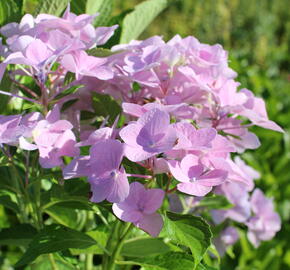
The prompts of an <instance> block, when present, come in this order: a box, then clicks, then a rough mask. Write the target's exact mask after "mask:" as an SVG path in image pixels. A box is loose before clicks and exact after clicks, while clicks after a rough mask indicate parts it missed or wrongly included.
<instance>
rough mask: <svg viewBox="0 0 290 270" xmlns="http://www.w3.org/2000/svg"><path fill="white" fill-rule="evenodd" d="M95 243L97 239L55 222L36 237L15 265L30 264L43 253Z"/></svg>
mask: <svg viewBox="0 0 290 270" xmlns="http://www.w3.org/2000/svg"><path fill="white" fill-rule="evenodd" d="M94 244H96V241H95V240H94V239H93V238H91V237H90V236H88V235H87V234H85V233H82V232H79V231H76V230H73V229H70V228H67V227H64V226H61V225H55V224H53V225H50V226H47V227H45V228H44V229H43V230H41V231H40V232H39V233H38V234H37V235H36V236H35V237H34V239H33V240H32V241H31V243H30V244H29V246H28V248H27V250H26V252H25V253H24V255H23V256H22V258H21V259H20V260H19V261H18V262H17V263H16V265H15V267H19V266H23V265H26V264H29V263H31V262H33V261H34V260H35V259H36V258H37V257H38V256H40V255H41V254H48V253H53V252H58V251H62V250H66V249H69V248H80V249H85V248H88V247H89V246H92V245H94Z"/></svg>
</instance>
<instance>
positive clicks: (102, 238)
mask: <svg viewBox="0 0 290 270" xmlns="http://www.w3.org/2000/svg"><path fill="white" fill-rule="evenodd" d="M86 234H87V235H89V236H90V237H92V238H93V239H94V240H95V241H96V244H95V245H93V246H91V247H89V248H87V249H71V253H72V254H73V255H79V254H104V251H105V248H104V247H105V246H106V244H107V240H108V238H109V236H108V234H107V233H106V232H103V231H99V230H94V231H90V232H87V233H86Z"/></svg>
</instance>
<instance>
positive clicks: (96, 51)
mask: <svg viewBox="0 0 290 270" xmlns="http://www.w3.org/2000/svg"><path fill="white" fill-rule="evenodd" d="M116 53H118V52H112V51H111V50H109V49H104V48H93V49H90V50H87V54H88V55H91V56H95V57H108V56H110V55H113V54H116Z"/></svg>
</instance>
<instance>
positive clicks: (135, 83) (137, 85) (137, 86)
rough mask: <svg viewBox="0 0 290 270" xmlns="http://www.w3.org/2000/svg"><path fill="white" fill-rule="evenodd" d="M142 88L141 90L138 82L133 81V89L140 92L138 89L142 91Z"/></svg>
mask: <svg viewBox="0 0 290 270" xmlns="http://www.w3.org/2000/svg"><path fill="white" fill-rule="evenodd" d="M140 90H141V86H140V84H139V83H137V82H133V84H132V91H133V92H138V91H140Z"/></svg>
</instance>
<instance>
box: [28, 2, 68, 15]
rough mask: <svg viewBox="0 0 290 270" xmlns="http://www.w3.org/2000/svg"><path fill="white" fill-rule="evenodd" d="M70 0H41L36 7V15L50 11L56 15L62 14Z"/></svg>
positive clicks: (49, 12)
mask: <svg viewBox="0 0 290 270" xmlns="http://www.w3.org/2000/svg"><path fill="white" fill-rule="evenodd" d="M68 3H69V0H40V1H39V2H38V6H37V7H36V9H35V12H34V15H38V14H40V13H48V14H52V15H55V16H60V15H61V14H62V12H63V11H64V10H65V9H66V7H67V5H68Z"/></svg>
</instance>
